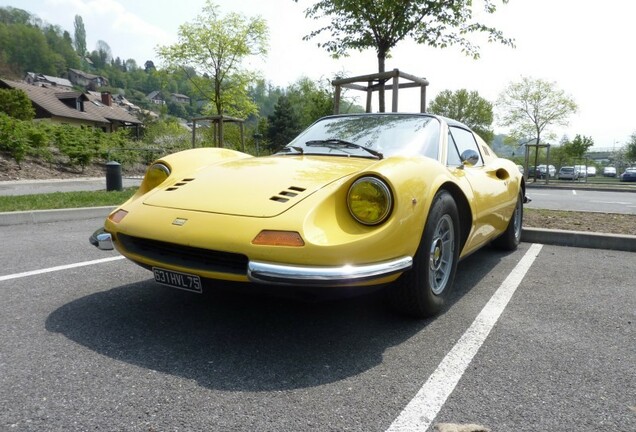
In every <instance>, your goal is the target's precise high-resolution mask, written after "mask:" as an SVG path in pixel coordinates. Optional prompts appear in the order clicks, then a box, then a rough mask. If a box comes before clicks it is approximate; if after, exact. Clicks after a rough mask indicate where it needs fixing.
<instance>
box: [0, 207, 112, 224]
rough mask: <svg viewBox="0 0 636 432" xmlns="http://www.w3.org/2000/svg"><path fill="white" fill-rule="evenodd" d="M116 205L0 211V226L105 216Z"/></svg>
mask: <svg viewBox="0 0 636 432" xmlns="http://www.w3.org/2000/svg"><path fill="white" fill-rule="evenodd" d="M115 208H116V207H114V206H106V207H81V208H73V209H56V210H32V211H17V212H0V226H9V225H26V224H38V223H47V222H64V221H73V220H83V219H93V218H106V216H108V214H109V213H110V212H111V211H113V210H114V209H115Z"/></svg>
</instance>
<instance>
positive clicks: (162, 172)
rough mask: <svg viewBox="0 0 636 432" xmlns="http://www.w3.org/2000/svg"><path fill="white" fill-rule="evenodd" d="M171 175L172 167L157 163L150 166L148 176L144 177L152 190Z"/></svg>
mask: <svg viewBox="0 0 636 432" xmlns="http://www.w3.org/2000/svg"><path fill="white" fill-rule="evenodd" d="M169 175H170V168H168V167H167V166H166V165H164V164H162V163H156V164H153V165H151V166H150V168H148V171H146V176H145V177H144V183H145V186H146V189H147V190H152V189H154V188H156V187H157V186H159V185H160V184H161V183H163V182H164V181H166V179H167V178H168V176H169Z"/></svg>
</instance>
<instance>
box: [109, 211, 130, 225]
mask: <svg viewBox="0 0 636 432" xmlns="http://www.w3.org/2000/svg"><path fill="white" fill-rule="evenodd" d="M127 214H128V212H127V211H126V210H117V211H116V212H115V213H112V214H111V215H109V216H108V219H109V220H110V221H111V222H114V223H119V222H121V221H122V219H123V218H125V217H126V215H127Z"/></svg>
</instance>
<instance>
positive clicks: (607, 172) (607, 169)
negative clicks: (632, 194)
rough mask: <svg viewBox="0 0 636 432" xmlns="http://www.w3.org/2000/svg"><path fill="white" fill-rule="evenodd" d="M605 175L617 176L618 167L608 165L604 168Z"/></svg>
mask: <svg viewBox="0 0 636 432" xmlns="http://www.w3.org/2000/svg"><path fill="white" fill-rule="evenodd" d="M603 176H604V177H616V168H614V167H611V166H608V167H605V168H603Z"/></svg>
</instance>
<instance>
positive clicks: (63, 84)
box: [24, 72, 73, 90]
mask: <svg viewBox="0 0 636 432" xmlns="http://www.w3.org/2000/svg"><path fill="white" fill-rule="evenodd" d="M24 80H25V81H26V82H27V83H29V84H33V85H37V84H43V85H48V86H54V87H58V88H60V89H64V90H70V89H72V88H73V83H71V82H70V81H69V80H67V79H66V78H59V77H54V76H50V75H44V74H41V73H35V72H27V74H26V76H25V77H24Z"/></svg>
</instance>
